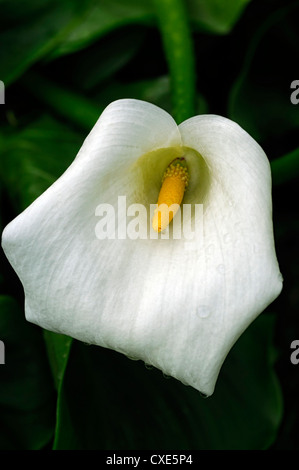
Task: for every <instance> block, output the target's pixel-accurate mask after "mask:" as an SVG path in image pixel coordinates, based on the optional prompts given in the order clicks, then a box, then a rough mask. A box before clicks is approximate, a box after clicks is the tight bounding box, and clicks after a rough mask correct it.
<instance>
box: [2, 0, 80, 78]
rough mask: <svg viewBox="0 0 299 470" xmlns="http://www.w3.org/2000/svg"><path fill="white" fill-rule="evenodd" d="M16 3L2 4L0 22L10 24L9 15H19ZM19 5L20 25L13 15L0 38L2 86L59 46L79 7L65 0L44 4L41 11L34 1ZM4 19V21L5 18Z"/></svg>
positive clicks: (74, 20) (13, 0)
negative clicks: (13, 18) (13, 13)
mask: <svg viewBox="0 0 299 470" xmlns="http://www.w3.org/2000/svg"><path fill="white" fill-rule="evenodd" d="M19 5H20V2H18V1H16V0H12V1H11V2H10V3H9V4H8V2H5V5H4V6H5V8H4V9H3V10H1V22H2V24H4V27H5V26H6V27H7V24H5V21H8V24H9V22H11V20H12V11H14V12H18V11H19ZM24 5H25V3H23V4H22V5H21V8H20V11H21V12H23V13H24V18H23V21H22V22H20V19H21V18H20V16H19V15H18V14H17V17H16V22H13V23H12V22H11V24H9V26H10V27H9V28H8V29H4V30H2V32H1V34H0V42H1V44H2V47H1V49H0V77H1V80H2V81H3V82H4V83H5V85H6V86H7V85H9V84H10V83H11V82H13V81H14V80H16V79H17V78H18V77H19V76H20V75H22V73H23V72H24V71H25V70H26V69H27V68H28V67H29V66H30V65H31V64H33V63H34V62H36V61H37V60H39V59H41V58H42V57H44V56H45V55H47V54H48V53H49V52H50V51H51V50H52V49H53V48H54V47H55V46H56V45H57V44H59V43H60V42H61V40H62V38H63V37H64V35H65V34H67V33H68V31H69V29H70V28H72V27H74V25H75V24H76V21H77V18H80V11H81V9H80V4H79V3H78V2H71V1H70V0H65V1H63V2H61V1H59V0H52V1H51V2H50V1H47V3H46V4H45V5H44V6H43V8H42V7H40V5H38V4H37V3H36V1H34V2H33V3H31V2H30V1H29V2H26V7H25V6H24ZM6 15H7V17H6Z"/></svg>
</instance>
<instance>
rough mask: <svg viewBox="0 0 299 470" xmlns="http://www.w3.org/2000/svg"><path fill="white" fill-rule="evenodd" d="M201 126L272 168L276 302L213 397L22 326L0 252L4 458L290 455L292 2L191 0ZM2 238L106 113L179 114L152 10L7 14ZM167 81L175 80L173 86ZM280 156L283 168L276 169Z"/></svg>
mask: <svg viewBox="0 0 299 470" xmlns="http://www.w3.org/2000/svg"><path fill="white" fill-rule="evenodd" d="M184 7H185V8H186V13H187V18H188V19H189V22H190V28H191V34H192V40H193V46H194V63H195V73H196V98H195V103H194V107H195V109H196V113H198V114H201V113H215V114H222V115H225V116H227V117H230V118H232V119H234V120H235V121H237V122H239V123H240V124H241V125H242V126H243V127H244V128H245V129H246V130H247V131H248V132H249V133H251V134H252V135H253V137H255V138H256V139H257V140H258V141H259V143H260V144H261V145H262V146H263V147H264V149H265V151H266V153H267V154H268V156H269V159H270V161H271V164H272V168H273V181H274V187H273V201H274V228H275V235H276V242H277V252H278V258H279V261H280V264H281V270H282V272H283V274H284V278H285V288H284V291H283V293H282V295H281V296H280V297H279V299H277V301H275V302H274V303H273V304H272V305H271V311H266V312H265V313H264V314H262V315H261V316H260V317H259V318H258V319H257V320H256V321H255V322H254V324H253V325H251V327H250V328H249V329H248V330H247V331H246V332H245V333H244V334H243V335H242V337H241V338H240V340H239V341H238V342H237V344H236V345H235V346H234V348H233V349H232V351H231V352H230V354H229V356H228V358H227V360H226V362H225V364H224V367H223V370H222V371H221V374H220V378H219V383H218V385H217V388H216V392H215V394H214V395H213V396H212V397H210V398H209V399H204V398H203V397H201V396H199V394H198V393H197V392H195V391H194V390H193V389H191V388H188V387H185V386H183V385H182V384H180V383H177V382H176V381H175V380H173V379H167V378H166V377H164V376H163V375H162V374H161V373H160V372H159V371H156V370H154V369H151V370H148V369H147V368H146V367H145V366H144V364H142V363H141V362H133V361H129V360H128V359H127V358H125V357H122V356H120V355H118V354H116V353H114V352H112V351H108V350H104V349H102V348H96V347H92V346H86V345H84V344H82V343H79V342H77V341H72V340H71V339H70V338H68V337H64V336H60V335H56V334H54V333H49V332H42V331H40V329H38V328H36V327H35V326H33V325H31V324H28V323H27V322H26V321H25V320H24V308H23V302H24V297H23V291H22V287H21V285H20V282H19V280H18V279H17V277H16V275H15V274H14V273H13V272H12V270H11V268H10V266H9V264H8V262H7V261H6V259H5V256H4V254H3V253H2V252H1V272H0V286H1V297H0V339H1V340H2V341H4V343H5V346H6V358H7V361H6V364H5V365H2V366H0V410H1V413H0V449H8V450H13V449H44V448H46V449H52V448H54V449H142V448H143V449H145V448H147V449H152V448H154V449H170V448H172V449H267V448H274V449H296V448H298V444H299V442H298V437H297V434H296V426H297V425H298V418H299V406H298V404H297V392H298V388H299V380H298V378H299V369H298V372H297V370H296V366H294V365H292V364H291V363H290V359H289V356H290V343H291V341H292V340H294V339H296V338H298V336H299V331H298V330H299V321H298V319H297V312H298V304H299V292H298V282H297V280H298V275H299V269H298V266H299V263H298V261H299V251H298V246H297V239H298V231H299V224H298V218H297V217H296V215H297V206H296V205H297V203H296V201H297V199H298V189H297V188H298V184H297V182H298V168H299V165H298V148H299V145H298V125H299V105H298V106H295V105H292V104H291V102H290V94H291V91H290V84H291V82H292V81H293V80H295V79H298V78H299V77H298V76H296V73H298V51H297V44H298V39H299V38H298V36H299V30H298V26H297V24H296V18H297V16H298V10H299V2H298V1H295V2H286V1H283V0H274V1H270V0H260V1H257V0H255V1H254V0H252V1H251V2H250V1H249V0H237V1H236V0H235V1H234V0H230V1H227V2H223V1H220V0H203V1H197V0H186V1H185V2H184ZM0 9H1V17H0V44H1V49H0V79H1V80H2V81H3V82H4V83H5V86H6V104H5V105H2V106H1V109H0V111H1V114H0V164H1V166H0V192H1V193H0V194H1V208H0V209H1V212H0V222H1V228H3V227H4V226H5V225H6V223H8V222H9V221H10V220H12V219H13V218H14V217H15V215H17V214H18V213H19V212H21V211H22V210H23V209H24V208H25V207H27V206H28V205H29V204H30V203H31V202H32V201H33V200H34V199H36V198H37V197H38V196H39V195H40V194H41V193H42V192H43V191H45V190H46V189H47V187H49V186H50V185H51V184H52V183H53V182H54V181H55V180H56V179H57V178H58V177H59V176H60V175H61V174H62V173H63V171H64V170H65V169H66V168H67V167H68V166H69V164H70V163H71V162H72V160H73V159H74V157H75V156H76V153H77V151H78V150H79V148H80V146H81V144H82V142H83V140H84V138H85V136H86V134H87V133H88V132H89V130H90V128H91V127H92V125H93V124H94V123H95V121H96V120H97V118H98V116H99V115H100V113H101V112H102V110H103V109H104V108H105V106H106V105H107V104H108V103H109V102H111V101H113V100H115V99H118V98H122V97H130V98H139V99H144V100H147V101H150V102H152V103H155V104H157V105H159V106H161V107H162V108H164V109H166V110H167V111H169V112H172V109H173V107H172V106H173V103H172V89H171V80H172V77H171V74H170V73H169V69H168V64H167V60H166V56H165V50H164V45H163V42H162V40H161V36H162V35H161V31H160V26H159V22H158V20H157V18H158V15H157V11H156V10H155V6H154V3H152V2H150V1H145V0H144V1H142V0H97V1H95V0H83V1H82V0H81V1H79V0H72V1H71V0H63V1H62V0H45V1H43V2H41V1H38V0H28V1H26V2H25V1H17V0H0ZM174 73H175V72H174ZM285 156H286V158H284V157H285Z"/></svg>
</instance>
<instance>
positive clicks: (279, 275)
mask: <svg viewBox="0 0 299 470" xmlns="http://www.w3.org/2000/svg"><path fill="white" fill-rule="evenodd" d="M278 281H279V282H283V275H282V274H281V273H279V274H278Z"/></svg>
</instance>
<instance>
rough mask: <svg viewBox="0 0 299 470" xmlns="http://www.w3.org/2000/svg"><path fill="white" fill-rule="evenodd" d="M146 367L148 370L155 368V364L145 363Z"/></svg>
mask: <svg viewBox="0 0 299 470" xmlns="http://www.w3.org/2000/svg"><path fill="white" fill-rule="evenodd" d="M144 366H145V368H146V369H148V370H152V369H154V366H151V365H150V364H144Z"/></svg>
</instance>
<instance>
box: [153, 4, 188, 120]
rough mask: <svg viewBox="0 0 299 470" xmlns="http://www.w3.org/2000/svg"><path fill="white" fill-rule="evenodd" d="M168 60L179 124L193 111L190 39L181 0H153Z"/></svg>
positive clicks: (176, 117)
mask: <svg viewBox="0 0 299 470" xmlns="http://www.w3.org/2000/svg"><path fill="white" fill-rule="evenodd" d="M153 2H154V5H155V8H156V13H157V17H158V20H159V26H160V30H161V34H162V40H163V44H164V50H165V55H166V59H167V62H168V67H169V72H170V78H171V85H172V97H173V117H174V118H175V120H176V121H177V123H178V124H179V123H180V122H182V121H184V120H185V119H188V118H189V117H191V116H194V114H195V92H196V78H195V77H196V74H195V60H194V51H193V42H192V37H191V31H190V28H189V22H188V18H187V13H186V11H185V8H184V2H183V0H153Z"/></svg>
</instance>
